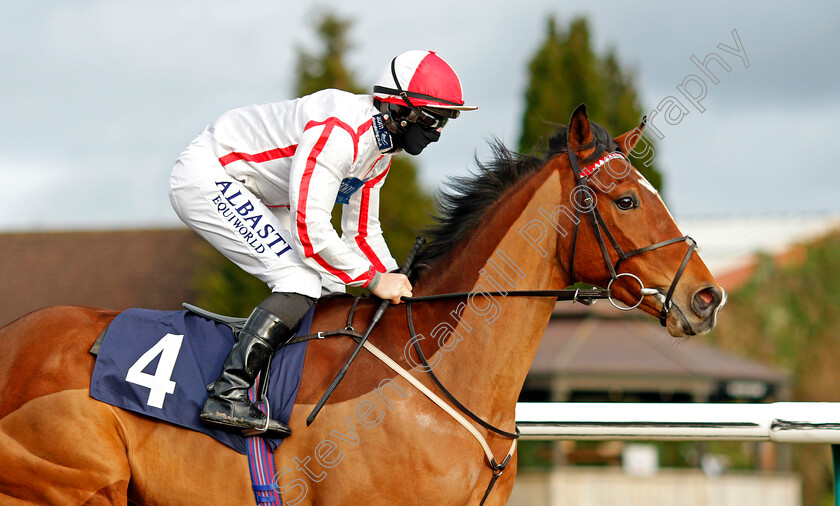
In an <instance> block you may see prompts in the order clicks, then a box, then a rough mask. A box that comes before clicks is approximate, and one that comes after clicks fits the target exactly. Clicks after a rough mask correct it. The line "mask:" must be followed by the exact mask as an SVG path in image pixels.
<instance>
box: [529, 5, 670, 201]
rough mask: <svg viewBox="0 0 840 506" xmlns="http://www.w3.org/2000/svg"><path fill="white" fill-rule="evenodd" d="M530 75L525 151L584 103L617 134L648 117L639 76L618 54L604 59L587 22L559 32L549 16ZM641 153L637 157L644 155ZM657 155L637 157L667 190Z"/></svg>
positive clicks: (644, 171) (644, 169)
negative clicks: (639, 89)
mask: <svg viewBox="0 0 840 506" xmlns="http://www.w3.org/2000/svg"><path fill="white" fill-rule="evenodd" d="M528 77H529V79H528V87H527V89H526V90H525V114H524V116H523V120H522V135H521V137H520V140H519V150H520V151H523V152H530V151H532V150H533V149H534V148H535V147H537V146H538V145H539V143H540V140H541V139H542V138H543V137H544V136H545V135H547V134H548V133H550V132H551V131H553V130H554V129H555V128H556V125H557V124H562V123H566V122H567V121H568V119H569V116H570V115H571V112H572V111H573V110H574V109H575V107H577V106H578V105H580V104H582V103H583V104H586V110H587V113H588V114H589V117H590V118H591V119H592V120H593V121H595V122H596V123H598V124H600V125H602V126H603V127H605V128H606V129H607V130H608V131H609V132H610V133H611V134H613V135H619V134H622V133H624V132H627V131H628V130H631V129H633V128H634V127H636V126H638V124H639V121H640V120H641V118H642V116H643V114H644V113H643V112H642V108H641V106H640V105H639V99H638V93H637V91H636V86H635V84H634V81H635V77H634V75H633V73H632V72H629V71H627V70H624V69H622V67H621V65H620V63H619V61H618V57H617V56H616V54H615V51H614V50H609V51H607V52H606V54H604V55H599V54H597V53H596V52H595V51H594V50H593V49H592V44H591V40H590V33H589V26H588V23H587V21H586V19H585V18H577V19H574V20H573V21H572V22H571V23H570V24H569V28H568V30H561V29H558V26H557V22H556V20H555V19H554V18H553V17H551V18H549V20H548V27H547V34H546V38H545V41H544V42H543V44H542V46H541V47H540V48H539V49H538V50H537V52H536V54H535V55H534V57H533V58H532V59H531V61H530V63H529V65H528ZM645 138H646V139H647V140H648V141H650V139H649V137H647V136H646V137H645ZM650 144H652V142H651V143H650ZM637 151H639V153H633V155H636V154H643V153H641V149H639V150H637ZM652 157H653V153H651V152H646V153H644V156H643V157H641V158H639V157H636V156H631V158H633V163H634V165H635V166H636V167H637V168H639V169H640V170H641V172H642V174H644V176H645V177H646V178H647V179H648V180H649V181H650V182H651V184H653V185H654V186H655V187H657V188H660V189H661V187H662V174H661V173H660V171H659V170H658V169H657V168H656V166H655V164H653V163H651V160H650V159H651V158H652Z"/></svg>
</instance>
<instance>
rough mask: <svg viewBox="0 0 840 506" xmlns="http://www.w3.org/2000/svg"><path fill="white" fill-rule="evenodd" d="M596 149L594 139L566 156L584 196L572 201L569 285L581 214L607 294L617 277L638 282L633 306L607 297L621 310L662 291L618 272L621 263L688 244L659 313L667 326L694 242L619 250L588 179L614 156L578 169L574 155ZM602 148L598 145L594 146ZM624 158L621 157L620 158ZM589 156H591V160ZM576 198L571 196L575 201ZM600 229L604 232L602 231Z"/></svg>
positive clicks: (572, 279) (677, 240)
mask: <svg viewBox="0 0 840 506" xmlns="http://www.w3.org/2000/svg"><path fill="white" fill-rule="evenodd" d="M593 147H596V141H595V140H593V141H592V142H590V143H589V144H587V145H585V146H579V147H577V148H572V147H571V146H569V148H568V155H569V163H570V165H571V166H572V171H573V172H574V175H575V182H576V185H577V188H576V190H578V189H579V190H580V192H582V193H583V194H584V195H586V196H585V197H584V199H583V202H582V203H581V202H573V204H574V208H575V220H574V222H575V232H574V236H573V237H572V255H571V260H570V261H569V280H570V282H571V283H574V282H575V252H576V247H577V238H578V231H579V228H580V227H579V225H580V215H581V213H583V214H587V215H588V216H589V222H590V223H591V224H592V230H593V232H594V233H595V238H596V239H597V240H598V246H599V247H600V249H601V255H602V256H603V258H604V263H605V264H606V266H607V269H608V270H609V273H610V281H609V283H608V284H607V291H610V289H611V288H612V284H613V283H615V282H616V281H617V280H618V278H620V277H622V276H626V277H629V278H632V279H635V280H636V282H637V283H639V288H640V290H639V300H638V301H637V302H636V303H635V304H633V305H632V306H620V305H618V304H616V303H615V301H614V299H613V297H612V296H610V297H609V301H610V303H611V304H612V305H613V306H615V307H616V308H618V309H620V310H622V311H629V310H631V309H635V308H637V307H639V305H641V303H642V300H643V299H644V297H645V296H646V295H657V294H660V295H661V292H660V291H659V290H658V289H656V288H646V287H645V285H644V284H643V283H642V280H641V279H639V277H638V276H636V275H635V274H632V273H629V272H622V273H619V272H618V271H619V268H620V267H621V264H622V263H623V262H624V261H625V260H627V259H629V258H631V257H634V256H636V255H641V254H642V253H647V252H648V251H653V250H655V249H659V248H662V247H664V246H669V245H671V244H677V243H681V242H686V243H688V251H686V252H685V256H684V257H683V260H682V263H681V264H680V267H679V269H677V273H676V275H675V276H674V279H673V280H672V281H671V286H670V287H669V288H668V292H667V294H666V295H665V299H664V300H663V302H662V310H661V311H660V312H659V323H661V324H662V326H663V327H664V326H666V320H667V318H668V313H669V312H670V311H671V301H672V297H673V296H674V290H676V288H677V284H678V283H679V282H680V279H681V278H682V275H683V272H685V268H686V266H687V265H688V261H689V260H690V259H691V255H692V254H693V253H694V251H695V250H696V249H697V242H695V241H694V239H692V238H691V237H689V236H687V235H684V236H682V237H675V238H673V239H668V240H665V241H660V242H658V243H655V244H651V245H649V246H645V247H643V248H639V249H634V250H631V251H628V252H626V253H625V252H624V250H623V249H621V246H619V245H618V241H616V240H615V237H614V236H613V234H612V233H611V232H610V229H609V227H607V224H606V222H605V221H604V218H603V217H602V216H601V212H600V211H598V207H597V206H596V205H595V201H594V199H593V196H594V193H593V190H592V188H590V187H589V176H591V175H592V174H594V173H595V171H596V170H597V168H598V166H599V164H602V165H606V162H607V161H608V158H610V157H611V155H613V154H612V153H609V154H607V155H606V156H604V157H601V158H599V159H598V160H596V161H594V162H593V163H591V164H590V165H587V166H585V167H583V168H582V169H581V167H580V165H579V164H578V160H577V156H576V155H575V149H577V150H579V151H582V150H586V149H590V148H593ZM597 147H599V148H601V146H597ZM604 151H605V149H603V148H602V149H596V150H595V153H601V152H604ZM622 157H623V156H622ZM591 158H592V157H590V159H591ZM577 194H578V192H577V191H575V192H573V195H577ZM576 198H577V197H573V199H576ZM602 229H603V233H601V230H602ZM605 235H606V237H607V239H609V241H610V244H612V247H613V249H614V250H615V251H616V253H618V261H617V262H616V263H615V265H613V263H612V259H611V258H610V254H609V252H608V251H607V243H606V241H604V236H605Z"/></svg>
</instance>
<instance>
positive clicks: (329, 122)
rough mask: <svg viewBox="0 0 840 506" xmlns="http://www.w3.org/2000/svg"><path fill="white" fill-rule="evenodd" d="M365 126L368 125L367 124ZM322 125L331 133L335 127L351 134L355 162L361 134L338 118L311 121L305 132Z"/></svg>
mask: <svg viewBox="0 0 840 506" xmlns="http://www.w3.org/2000/svg"><path fill="white" fill-rule="evenodd" d="M370 121H371V123H372V122H373V120H372V119H371V120H370ZM365 124H367V123H365ZM321 125H324V126H325V127H326V128H327V129H329V130H330V131H332V129H333V127H339V128H341V129H343V130H344V131H345V132H347V133H348V134H350V138H351V139H353V161H354V162H355V161H356V157H357V156H359V134H357V133H356V131H355V130H353V128H352V127H351V126H350V125H348V124H347V123H345V122H343V121H341V120H340V119H338V118H327V119H325V120H324V121H310V122H309V123H307V124H306V126H305V127H303V130H304V131H306V130H309V129H310V128H313V127H317V126H321ZM362 127H364V125H362ZM362 127H359V129H361V128H362ZM325 131H326V130H325Z"/></svg>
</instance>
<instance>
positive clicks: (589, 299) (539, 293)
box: [287, 140, 697, 504]
mask: <svg viewBox="0 0 840 506" xmlns="http://www.w3.org/2000/svg"><path fill="white" fill-rule="evenodd" d="M595 146H596V142H595V141H594V140H593V141H592V142H591V143H590V144H589V145H587V146H582V147H580V149H589V148H592V147H595ZM596 152H598V151H596ZM567 153H568V156H569V163H570V164H571V167H572V170H573V172H574V175H575V181H576V184H577V188H576V189H580V190H581V191H582V192H583V193H584V194H585V195H586V197H585V198H584V199H583V204H581V203H580V202H575V203H574V204H576V205H575V206H574V207H575V231H574V236H573V237H572V248H571V260H570V262H569V280H570V281H571V282H572V283H574V282H575V269H574V266H575V253H576V248H577V240H578V232H579V230H580V227H579V224H580V215H581V213H584V214H587V215H588V216H589V221H590V223H591V224H592V230H593V232H594V233H595V237H596V239H597V241H598V246H599V248H600V250H601V255H602V256H603V258H604V263H605V264H606V267H607V269H608V270H609V274H610V281H609V283H608V284H607V287H606V289H599V288H592V289H565V290H514V291H510V292H508V291H482V292H455V293H445V294H435V295H424V296H417V297H404V298H403V300H404V301H405V302H406V319H407V322H408V331H409V336H410V338H411V341H412V344H413V347H414V350H415V352H416V353H417V356H418V358H419V359H420V361H421V363H422V365H423V366H424V367H425V369H426V370H425V371H424V372H425V373H427V374H428V375H429V377H430V378H431V380H432V382H433V383H434V384H435V385H436V386H437V387H438V389H439V390H440V391H441V392H442V393H443V394H444V395H445V396H446V398H447V399H449V401H450V402H451V403H452V404H453V405H454V406H455V407H456V408H457V409H458V410H459V411H460V412H461V413H464V414H465V415H467V416H468V417H469V418H470V419H472V420H473V421H474V422H475V423H477V424H479V425H480V426H481V427H484V428H485V429H487V430H488V431H490V432H493V433H495V434H498V435H500V436H502V437H505V438H508V439H512V440H513V444H512V446H511V449H510V451H509V452H508V454H507V456H506V457H505V458H504V459H503V460H502V462H501V463H498V462H497V461H496V458H495V456H493V454H492V452H491V451H490V449H489V446H488V445H487V442H486V439H485V438H484V437H482V436H481V435H480V434H479V433H478V432H477V431H476V430H475V427H473V426H472V425H470V424H469V422H468V421H466V420H465V419H464V418H463V417H462V416H460V414H459V413H458V412H457V411H454V410H452V408H451V407H450V406H448V405H446V404H445V403H444V402H443V401H441V400H440V398H439V397H437V396H436V395H434V394H433V393H432V392H431V391H429V390H428V388H426V387H425V386H424V385H423V384H422V383H420V382H419V381H417V379H416V378H414V377H413V376H412V375H411V374H410V373H409V372H408V371H406V370H405V369H404V368H402V367H401V366H400V365H399V364H397V363H396V362H394V361H393V360H391V359H390V358H388V357H387V355H384V354H382V353H381V352H380V351H379V350H377V349H376V348H375V347H374V346H373V345H371V344H370V343H368V342H366V338H367V335H369V334H370V329H368V332H367V333H366V334H365V335H362V334H359V333H358V332H357V331H356V330H355V329H354V328H353V324H352V323H353V316H354V314H355V311H356V308H357V306H358V303H359V300H360V299H361V298H360V297H356V298H355V300H354V301H353V305H352V306H351V308H350V311H349V314H348V316H347V324H346V326H345V328H344V329H337V330H330V331H322V332H317V333H315V334H309V335H306V336H299V337H295V338H293V339H292V340H290V341H289V342H288V343H287V344H292V343H295V342H300V341H307V340H310V339H323V338H326V337H329V336H334V335H347V336H350V337H352V338H353V339H355V340H356V341H357V342H358V343H359V345H358V347H357V349H356V351H355V352H354V355H353V357H355V353H357V352H358V350H359V349H360V348H361V347H362V346H364V347H365V348H367V349H368V351H370V352H371V353H373V354H374V355H376V356H377V357H378V358H379V359H380V360H383V361H384V362H385V363H386V364H387V365H388V366H389V367H391V368H392V369H394V370H395V371H396V372H397V373H398V374H400V375H401V376H403V377H404V378H405V379H406V380H408V381H409V382H410V383H412V384H413V385H414V386H415V387H417V388H418V389H420V390H421V391H422V392H423V393H424V394H425V395H427V396H428V397H429V398H430V399H432V401H434V402H435V404H437V405H438V406H439V407H441V408H442V409H444V410H445V411H446V412H447V413H449V414H450V416H452V417H454V418H455V419H456V420H457V421H458V422H459V423H461V424H462V425H463V426H464V427H465V428H466V429H467V430H468V431H469V432H470V433H472V435H473V436H474V437H476V439H478V441H479V443H481V444H482V447H483V448H484V450H485V454H486V456H487V460H488V463H489V465H490V468H491V469H492V471H493V477H492V478H491V480H490V483H489V484H488V486H487V489H486V491H485V492H484V496H483V497H482V499H481V504H484V502H485V501H486V500H487V498H488V497H489V495H490V492H491V491H492V490H493V486H494V485H495V484H496V481H497V480H498V478H499V477H500V476H501V475H502V473H503V472H504V470H505V469H506V468H507V466H508V464H509V463H510V461H511V457H512V456H513V453H514V451H515V449H516V442H517V440H518V439H519V429H518V428H516V429H515V430H516V432H508V431H505V430H503V429H500V428H498V427H495V426H493V425H492V424H490V423H488V422H487V421H485V420H484V419H482V418H481V417H480V416H478V415H476V414H475V413H473V412H472V411H471V410H470V409H469V408H467V407H466V406H465V405H464V404H463V403H461V402H460V401H459V400H458V399H457V398H456V397H455V396H454V395H453V394H452V393H451V392H450V391H449V390H448V389H447V388H446V387H445V386H444V385H443V383H442V382H441V381H440V379H439V378H438V377H437V376H436V375H435V374H434V372H433V371H432V368H431V366H430V365H429V362H428V360H427V359H426V356H425V355H424V354H423V350H422V349H421V347H420V342H419V340H418V339H417V331H416V329H415V327H414V318H413V315H412V311H411V308H412V304H413V303H418V302H434V301H439V300H448V299H455V298H463V297H470V296H474V295H488V296H502V297H553V298H556V299H557V300H570V301H573V302H580V303H582V304H586V305H591V304H594V303H595V301H596V300H597V299H608V300H609V301H610V304H612V305H613V306H615V307H616V308H618V309H620V310H623V311H629V310H631V309H635V308H636V307H638V306H639V305H640V304H641V303H642V301H643V299H644V297H645V296H648V295H660V296H661V295H662V291H661V290H659V289H656V288H647V287H645V286H644V283H643V282H642V281H641V279H639V277H638V276H636V275H635V274H632V273H629V272H619V269H620V267H621V264H622V263H623V262H624V261H626V260H628V259H629V258H632V257H634V256H636V255H641V254H644V253H647V252H649V251H653V250H656V249H659V248H662V247H665V246H669V245H672V244H678V243H681V242H686V243H687V244H688V250H687V251H686V253H685V256H684V257H683V260H682V263H681V264H680V266H679V268H678V269H677V272H676V275H675V276H674V278H673V280H672V282H671V286H670V287H669V288H668V291H667V293H666V294H665V296H664V300H663V303H662V309H661V311H660V314H659V322H660V323H661V324H662V326H663V327H664V326H666V319H667V317H668V313H669V312H670V310H671V301H672V297H673V295H674V291H675V290H676V287H677V284H678V283H679V281H680V279H681V278H682V275H683V272H685V268H686V266H687V265H688V261H689V260H690V259H691V256H692V255H693V254H694V251H695V250H696V249H697V243H696V242H695V241H694V239H692V238H691V237H689V236H687V235H686V236H682V237H676V238H673V239H668V240H665V241H660V242H657V243H654V244H651V245H648V246H645V247H642V248H638V249H635V250H631V251H628V252H625V251H624V250H623V249H622V248H621V246H619V244H618V241H616V239H615V237H614V236H613V234H612V233H611V232H610V229H609V227H608V226H607V224H606V222H605V221H604V218H603V216H602V215H601V213H600V211H599V210H598V208H597V206H596V205H595V202H594V200H593V196H594V193H593V190H592V188H590V187H589V180H588V177H589V176H591V175H592V174H593V173H594V169H596V168H597V167H598V166H599V165H602V164H605V163H606V162H607V161H608V160H609V159H611V158H614V157H615V156H618V155H616V154H614V153H610V154H607V155H606V156H605V157H603V158H601V159H600V160H597V161H595V162H594V163H593V164H591V165H587V166H586V167H584V168H583V169H581V168H580V166H579V164H578V160H577V156H576V155H575V153H574V150H573V149H572V148H571V147H570V148H569V149H568V150H567ZM575 199H577V197H575ZM584 204H585V205H586V206H587V207H591V208H590V209H588V210H586V207H584ZM581 208H583V209H581ZM602 231H603V232H602ZM604 236H606V238H607V240H609V242H610V244H611V245H612V247H613V249H614V250H615V251H616V253H617V254H618V261H617V262H616V263H615V264H613V263H612V259H611V258H610V254H609V251H608V248H607V243H606V240H605V239H604ZM418 240H419V239H418ZM411 256H413V255H411ZM408 264H409V265H408V268H409V269H410V261H409V262H408ZM405 270H407V269H405ZM622 276H626V277H630V278H633V279H635V280H636V282H637V283H638V284H639V287H640V291H639V294H640V297H639V300H638V301H637V302H636V303H635V304H634V305H632V306H629V307H628V306H622V305H619V304H617V303H616V302H615V300H614V299H613V296H612V291H611V288H612V284H613V283H614V282H616V281H617V280H618V279H619V278H620V277H622ZM375 319H376V320H378V318H375ZM371 327H372V326H371ZM353 357H351V360H350V361H352V358H353ZM350 361H348V362H347V364H346V365H345V367H347V366H349V364H350ZM330 392H331V391H329V390H328V392H327V393H326V394H325V395H324V397H323V398H322V400H321V403H323V402H324V401H325V400H326V397H328V395H329V393H330ZM319 404H320V403H319ZM313 413H315V412H313ZM308 424H309V420H307V425H308Z"/></svg>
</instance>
